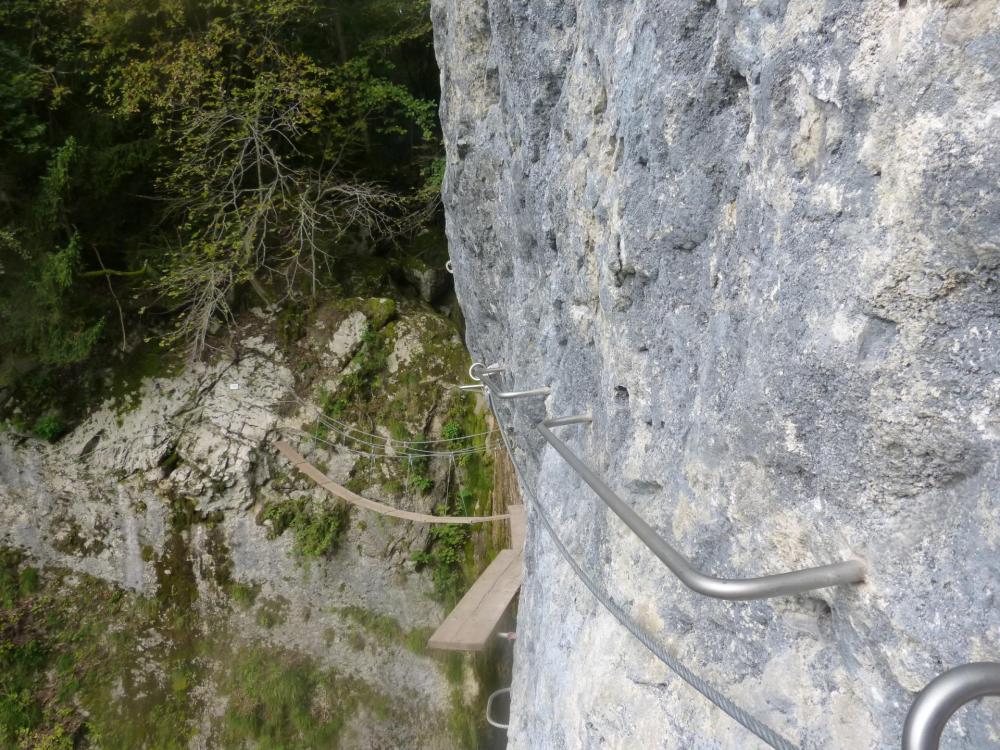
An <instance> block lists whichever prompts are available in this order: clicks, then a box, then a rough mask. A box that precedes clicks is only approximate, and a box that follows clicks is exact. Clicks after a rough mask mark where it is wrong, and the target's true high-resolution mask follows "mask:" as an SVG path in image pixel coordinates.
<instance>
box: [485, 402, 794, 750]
mask: <svg viewBox="0 0 1000 750" xmlns="http://www.w3.org/2000/svg"><path fill="white" fill-rule="evenodd" d="M486 400H487V402H488V403H489V406H490V409H491V410H492V411H493V413H494V414H495V415H496V418H497V426H498V429H499V432H500V437H501V439H502V440H503V443H504V445H505V446H506V448H507V453H508V454H509V455H510V462H511V464H512V465H513V467H514V473H515V474H516V476H517V478H518V482H519V484H520V485H521V487H522V489H523V490H524V493H525V495H527V497H528V498H529V499H530V500H531V502H532V504H533V505H534V507H535V511H536V512H537V513H538V517H539V518H540V519H541V521H542V527H543V528H544V529H545V531H546V533H547V534H548V536H549V538H550V539H551V540H552V542H553V544H554V545H555V547H556V549H557V550H558V551H559V554H560V555H561V556H562V558H563V559H564V560H565V561H566V562H567V563H568V564H569V566H570V567H571V568H572V569H573V572H574V573H576V576H577V578H579V579H580V580H581V581H582V582H583V584H584V585H585V586H586V587H587V588H588V589H589V590H590V593H591V594H593V595H594V598H595V599H597V601H598V602H600V603H601V605H602V606H603V607H604V608H605V609H606V610H607V611H608V612H609V613H610V614H611V616H612V617H614V618H615V619H616V620H617V621H618V622H619V624H620V625H622V627H624V628H625V629H626V630H627V631H628V632H629V633H631V634H632V636H633V637H635V639H636V640H637V641H639V643H641V644H642V645H643V646H645V647H646V648H647V649H648V650H649V651H650V652H651V653H652V654H653V655H654V656H655V657H656V658H657V659H659V660H660V661H661V662H663V664H665V665H666V666H667V667H668V668H669V669H670V670H671V671H672V672H673V673H674V674H676V675H677V676H678V677H680V678H681V679H682V680H684V681H685V682H686V683H687V684H689V685H690V686H691V687H693V688H694V689H695V690H697V691H698V692H699V693H701V694H702V695H703V696H705V697H706V698H707V699H708V700H709V701H711V702H712V703H713V704H715V705H716V706H718V707H719V708H720V709H721V710H722V711H723V712H725V713H726V714H727V715H728V716H729V717H731V718H732V719H733V720H735V721H736V722H738V723H739V724H741V725H742V726H743V727H745V728H746V729H748V730H749V731H750V732H752V733H753V734H755V735H757V737H759V738H760V739H761V740H763V741H764V742H765V743H767V744H768V745H770V746H771V747H773V748H775V750H799V748H797V747H796V746H795V745H793V744H792V743H791V742H789V741H788V740H786V739H785V738H784V737H783V736H782V735H781V734H779V733H778V732H777V731H776V730H774V729H772V728H771V727H769V726H768V725H767V724H764V723H763V722H762V721H760V720H759V719H757V718H755V717H754V716H753V715H751V714H750V713H749V712H748V711H746V710H745V709H743V708H741V707H740V706H738V705H736V704H735V703H734V702H733V701H732V700H730V699H729V698H728V697H726V696H725V695H724V694H723V693H722V692H720V691H719V690H718V689H717V688H715V687H713V686H712V685H711V684H709V683H708V682H706V681H705V680H704V679H703V678H701V677H700V676H698V675H696V674H695V673H694V672H692V671H691V670H690V669H688V668H687V667H686V666H684V664H682V663H681V662H680V661H678V659H677V658H676V657H674V656H673V655H672V654H670V653H669V652H668V651H667V650H666V649H665V648H664V647H663V645H662V644H661V643H659V642H657V641H656V640H655V639H654V638H653V636H652V634H650V633H649V631H647V630H646V629H645V628H643V627H642V626H641V625H639V623H637V622H635V620H633V619H632V617H631V616H630V615H629V613H628V612H626V611H625V610H624V609H623V608H622V607H620V606H619V605H618V604H617V603H615V601H614V600H613V599H612V598H611V596H610V595H609V594H608V593H607V592H605V591H604V590H603V589H602V588H601V587H600V586H598V585H597V583H596V582H595V581H594V579H593V578H591V577H590V575H589V574H588V573H587V572H586V571H585V570H584V569H583V568H582V567H580V564H579V563H577V561H576V560H575V559H574V557H573V555H572V554H571V553H570V551H569V549H567V547H566V545H565V544H563V541H562V539H560V538H559V535H558V534H557V533H556V530H555V527H554V526H553V525H552V521H551V520H550V519H549V516H548V514H547V513H546V512H545V509H544V508H543V507H542V504H541V503H540V502H539V501H538V498H537V496H536V495H535V494H534V493H533V492H532V491H531V489H530V487H529V485H528V484H527V483H526V482H525V481H524V475H523V474H522V473H521V468H520V467H519V466H518V463H517V459H516V458H515V456H514V451H513V446H512V444H511V441H510V439H509V438H508V436H507V431H506V430H505V429H504V423H503V420H502V419H501V418H500V413H499V412H498V411H497V409H496V404H495V403H494V402H493V398H492V396H491V395H490V393H489V390H488V389H487V393H486Z"/></svg>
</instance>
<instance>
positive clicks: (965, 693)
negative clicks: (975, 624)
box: [903, 661, 1000, 750]
mask: <svg viewBox="0 0 1000 750" xmlns="http://www.w3.org/2000/svg"><path fill="white" fill-rule="evenodd" d="M990 695H995V696H1000V664H997V663H994V662H988V661H980V662H974V663H972V664H963V665H962V666H960V667H955V668H954V669H949V670H948V671H947V672H942V673H941V674H939V675H938V676H937V677H935V678H934V679H933V680H931V681H930V682H929V683H927V687H925V688H924V689H923V690H921V691H920V692H919V693H918V694H917V697H916V699H915V700H914V701H913V705H912V706H910V712H909V713H908V714H907V715H906V723H905V724H903V750H938V746H939V744H940V742H941V733H942V732H944V727H945V724H947V723H948V719H950V718H951V717H952V715H953V714H954V713H955V712H956V711H957V710H958V709H960V708H961V707H962V706H964V705H965V704H966V703H968V702H970V701H974V700H976V699H977V698H985V697H986V696H990Z"/></svg>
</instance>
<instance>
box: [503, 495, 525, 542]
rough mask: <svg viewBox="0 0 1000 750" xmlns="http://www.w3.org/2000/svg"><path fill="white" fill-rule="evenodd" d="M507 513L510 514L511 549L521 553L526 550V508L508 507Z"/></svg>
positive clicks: (521, 506) (520, 506)
mask: <svg viewBox="0 0 1000 750" xmlns="http://www.w3.org/2000/svg"><path fill="white" fill-rule="evenodd" d="M507 512H508V513H510V548H511V549H512V550H514V551H515V552H520V551H521V550H523V549H524V538H525V536H526V535H527V520H526V519H525V516H524V506H523V505H508V506H507Z"/></svg>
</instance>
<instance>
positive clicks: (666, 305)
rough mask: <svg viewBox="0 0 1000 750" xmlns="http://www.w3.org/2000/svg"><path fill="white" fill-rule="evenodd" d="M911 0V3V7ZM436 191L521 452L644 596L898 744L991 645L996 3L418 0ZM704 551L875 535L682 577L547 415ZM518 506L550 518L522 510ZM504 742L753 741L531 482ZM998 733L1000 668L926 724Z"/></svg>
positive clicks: (730, 662)
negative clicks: (744, 582) (831, 581)
mask: <svg viewBox="0 0 1000 750" xmlns="http://www.w3.org/2000/svg"><path fill="white" fill-rule="evenodd" d="M900 6H902V7H900ZM432 13H433V20H434V25H435V44H436V48H437V55H438V59H439V63H440V66H441V81H442V94H443V97H442V104H441V115H442V122H443V127H444V134H445V143H446V147H447V172H446V184H445V190H444V200H445V207H446V213H447V219H448V239H449V244H450V251H451V254H452V257H453V259H454V266H455V280H456V285H457V289H458V294H459V298H460V301H461V303H462V307H463V309H464V311H465V315H466V318H467V322H468V334H467V338H468V344H469V346H470V348H471V350H472V352H473V355H474V357H476V358H478V359H481V360H482V361H484V362H498V363H502V364H504V365H506V366H507V367H509V368H510V374H509V375H508V376H507V380H506V383H507V384H508V385H515V386H518V387H534V386H538V385H542V384H545V385H551V386H552V388H553V395H552V396H551V397H550V398H548V399H547V401H546V402H545V403H544V404H542V403H540V402H538V403H531V404H529V403H526V402H520V403H517V404H516V408H515V410H514V411H507V412H506V415H505V418H506V419H507V420H508V421H510V422H511V423H512V425H513V426H514V428H515V431H516V440H517V443H518V446H519V447H518V459H519V460H520V462H521V463H522V464H523V465H524V467H525V469H526V477H527V483H528V484H529V485H531V486H532V487H533V488H534V490H535V491H536V492H537V494H538V496H539V500H540V502H541V503H543V504H544V505H545V507H546V508H547V509H548V511H549V513H550V514H551V515H552V517H553V518H554V520H555V522H556V525H557V527H558V529H559V531H560V534H561V535H562V538H563V539H564V540H566V541H567V543H568V544H569V546H570V547H571V548H572V549H573V550H574V551H575V554H576V556H577V559H578V560H580V562H581V563H582V564H583V565H584V566H585V567H586V568H587V569H588V570H590V571H591V572H592V573H593V575H594V576H595V577H596V578H597V580H598V581H599V582H600V583H601V584H602V585H603V586H605V587H607V588H608V589H610V590H611V591H612V592H614V595H615V598H616V600H617V601H619V602H620V603H622V604H623V605H624V606H626V607H627V608H628V609H629V610H630V611H631V612H632V614H633V616H634V617H635V619H636V620H638V621H639V622H641V623H642V624H643V625H645V626H646V627H648V628H649V629H651V630H652V631H653V632H654V633H656V634H657V635H658V637H659V638H660V640H661V641H662V642H663V643H665V644H667V645H668V646H669V648H670V649H671V650H672V651H673V652H674V653H676V654H677V655H678V656H679V657H680V658H681V659H682V660H683V661H684V662H686V663H687V664H688V665H690V666H691V667H692V668H694V669H695V671H697V672H699V673H701V674H703V675H704V676H705V677H706V678H708V679H709V680H710V681H712V682H713V683H714V684H715V685H716V686H718V687H720V688H722V689H723V690H724V691H725V692H726V693H727V694H729V695H730V696H731V697H732V698H733V699H734V700H736V701H737V702H739V703H740V704H741V705H743V706H744V707H746V708H748V709H750V710H751V711H753V712H754V713H755V714H756V715H757V716H759V717H760V718H762V719H764V720H765V721H767V722H769V723H771V724H772V725H773V726H774V727H775V728H777V729H779V730H780V731H781V732H783V733H784V734H785V735H786V736H788V737H789V738H790V739H792V740H794V741H795V742H796V743H797V744H801V745H802V746H803V747H806V748H850V749H851V750H854V749H859V750H863V749H865V748H873V749H874V748H891V747H896V746H898V742H899V735H900V728H901V725H902V722H903V718H904V716H905V713H906V710H907V709H908V707H909V705H910V702H911V700H912V698H913V695H914V693H915V691H917V690H919V689H920V688H921V687H922V686H923V685H924V684H926V682H927V681H928V680H929V679H930V678H932V677H933V676H934V675H936V674H937V673H939V672H940V671H942V670H944V669H946V668H949V667H951V666H955V665H957V664H960V663H964V662H967V661H972V660H996V661H1000V601H998V598H997V597H998V593H997V592H998V588H1000V460H998V459H1000V450H998V449H1000V443H998V439H1000V349H998V343H1000V338H998V336H1000V320H998V318H1000V293H998V291H1000V286H998V285H1000V4H998V3H997V2H995V0H971V1H970V0H964V1H963V0H951V1H948V2H927V1H925V0H909V2H908V3H907V2H906V0H902V1H901V2H896V1H895V0H893V1H892V2H889V1H888V0H884V1H881V2H874V1H869V2H828V3H814V2H809V1H808V0H797V1H792V2H781V1H779V0H762V1H761V2H745V3H740V2H724V1H723V2H717V3H713V2H699V1H693V0H659V1H654V0H650V1H648V2H641V1H639V0H622V1H619V2H606V1H602V0H577V1H576V2H555V1H554V0H551V1H548V2H545V1H542V0H530V1H529V0H435V2H434V4H433V11H432ZM579 411H589V412H591V413H592V414H593V417H594V424H593V426H592V427H591V428H579V427H575V428H565V430H564V434H565V435H566V437H567V439H568V440H569V442H570V445H571V446H572V447H573V448H574V449H575V450H576V451H577V452H578V453H579V454H581V455H582V456H583V457H584V458H585V459H586V460H588V461H589V462H591V463H592V464H593V465H595V467H596V468H598V469H599V470H600V472H601V473H602V474H603V475H604V476H606V477H607V478H608V480H609V482H610V483H611V484H612V485H613V486H614V487H615V488H616V489H617V490H619V491H620V492H621V493H622V494H623V496H624V497H625V498H626V499H627V500H629V502H631V503H632V504H633V505H634V506H635V508H636V509H637V510H638V511H639V512H640V513H641V514H642V515H643V516H644V517H645V518H646V519H647V520H648V521H650V522H651V523H652V524H653V525H654V526H655V527H656V528H657V529H658V530H659V531H660V532H661V533H662V534H663V535H664V536H666V537H667V538H668V539H671V540H673V541H674V542H675V543H676V545H677V546H678V547H679V548H680V549H681V550H682V551H683V552H684V553H685V554H686V555H688V556H689V557H690V558H691V559H692V560H693V561H694V562H695V563H696V564H697V565H698V566H699V567H701V568H703V569H705V570H707V571H710V572H713V573H715V574H718V575H725V576H750V575H759V574H765V573H769V572H778V571H781V570H790V569H796V568H799V567H804V566H810V565H815V564H820V563H825V562H831V561H834V560H836V559H840V558H842V557H844V556H850V555H857V556H861V557H863V558H864V559H865V560H866V561H867V563H868V564H869V566H870V576H869V580H868V582H867V583H865V584H864V585H860V586H854V587H847V588H836V589H826V590H822V591H817V592H814V593H812V594H810V595H804V596H798V597H791V598H787V597H786V598H781V599H775V600H770V601H764V602H756V603H739V602H734V603H727V602H720V601H715V600H708V599H704V598H701V597H699V596H698V595H696V594H694V593H692V592H690V591H688V590H687V589H685V588H684V587H683V586H682V585H681V584H680V583H679V582H678V581H677V580H676V579H674V578H673V576H672V575H670V574H669V572H667V571H666V570H665V569H664V568H663V567H662V566H661V565H659V564H658V563H657V561H656V560H655V558H653V557H652V555H651V554H650V553H649V552H648V551H647V550H645V549H644V548H643V547H642V546H641V544H640V543H639V542H638V541H637V540H636V538H635V537H634V536H632V535H631V533H630V532H628V531H627V530H626V529H625V527H624V526H623V525H622V524H621V523H620V522H619V521H618V519H617V518H616V517H614V516H612V515H611V514H610V513H609V512H608V511H607V510H606V509H605V508H604V507H603V505H601V504H600V502H599V501H598V500H597V499H596V498H595V497H594V496H593V495H592V493H590V492H589V490H588V489H587V488H586V487H585V486H583V485H582V483H581V482H580V480H579V479H578V478H577V477H576V476H575V475H574V474H573V473H572V472H571V471H570V470H569V469H568V468H567V467H566V466H565V465H564V464H563V463H562V462H561V460H560V459H559V458H558V456H556V455H555V454H554V452H553V451H552V450H551V449H546V448H545V446H544V445H543V443H542V441H541V439H540V438H539V436H538V435H537V433H536V432H535V431H534V429H533V426H532V425H533V422H534V421H537V419H538V418H540V417H541V416H542V415H543V414H544V413H548V414H550V415H551V414H568V413H574V412H579ZM531 521H534V522H531ZM529 523H530V528H529V541H528V548H529V551H528V574H527V580H526V583H525V586H524V588H523V590H522V596H521V608H520V613H519V631H520V635H519V639H518V641H517V644H518V645H517V651H516V660H515V681H514V691H513V712H514V716H513V720H512V726H511V730H510V739H511V746H512V747H514V748H546V749H549V748H552V749H556V748H578V747H585V748H592V747H593V748H597V747H615V748H751V747H758V746H759V743H758V741H757V740H756V739H755V738H754V737H752V736H751V735H749V734H748V733H746V732H745V731H744V730H742V729H741V728H740V727H739V726H738V725H736V724H734V723H733V722H732V721H731V720H729V719H728V718H727V717H726V716H724V715H723V714H721V712H719V711H718V710H716V709H714V708H713V707H712V706H711V705H710V704H709V703H707V701H705V700H704V699H703V698H702V697H701V696H699V695H698V694H696V693H695V692H694V691H693V690H691V689H690V688H688V687H687V686H686V685H684V684H683V683H682V682H681V681H680V680H679V679H678V678H676V677H675V676H674V675H673V674H671V673H668V672H667V671H666V670H665V669H664V668H662V667H661V666H660V665H659V663H658V662H657V661H655V659H653V657H651V656H650V655H649V654H648V653H647V652H646V651H645V650H644V649H643V648H642V647H641V646H639V645H638V644H637V643H635V642H634V641H633V640H632V639H631V638H630V636H629V635H628V634H627V633H626V632H625V631H624V630H622V629H621V628H620V627H619V626H618V625H617V624H616V623H615V622H614V621H613V620H612V619H611V617H610V616H609V615H607V614H606V613H605V612H604V611H603V610H601V609H600V608H599V607H598V606H597V605H596V604H595V602H594V600H593V599H592V598H591V596H590V595H589V593H588V592H587V591H586V589H584V588H583V586H582V585H581V584H580V583H579V582H578V581H577V580H576V579H575V577H574V576H573V574H572V572H571V571H570V569H569V568H568V567H567V566H566V565H565V564H564V563H563V562H562V561H561V560H560V558H558V556H557V555H556V553H555V552H554V548H553V546H552V545H551V543H550V542H549V541H548V540H547V539H546V538H545V537H544V535H543V533H542V532H541V530H540V528H539V526H538V524H537V518H536V517H533V516H529ZM998 741H1000V704H998V702H997V701H982V702H980V704H979V705H977V706H974V707H971V708H969V709H965V710H963V711H962V712H961V713H959V714H958V715H957V716H956V718H955V719H954V720H953V721H952V722H951V723H950V725H949V727H948V729H947V732H946V736H945V744H944V745H943V746H944V747H949V748H965V749H970V748H986V747H995V746H996V743H997V742H998Z"/></svg>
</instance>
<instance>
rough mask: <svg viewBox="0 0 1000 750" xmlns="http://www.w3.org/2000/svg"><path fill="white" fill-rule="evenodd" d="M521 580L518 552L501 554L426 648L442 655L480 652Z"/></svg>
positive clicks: (515, 592)
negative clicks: (453, 652) (455, 652)
mask: <svg viewBox="0 0 1000 750" xmlns="http://www.w3.org/2000/svg"><path fill="white" fill-rule="evenodd" d="M523 576H524V562H523V558H522V556H521V552H520V551H517V552H515V551H514V550H512V549H505V550H501V551H500V554H498V555H497V556H496V559H494V560H493V562H491V563H490V564H489V566H488V567H487V568H486V570H484V571H483V574H482V575H481V576H479V578H478V579H477V580H476V582H475V583H474V584H472V588H470V589H469V590H468V591H467V592H466V594H465V596H463V597H462V600H461V601H460V602H459V603H458V604H457V605H456V606H455V609H453V610H452V611H451V614H450V615H448V617H447V618H446V619H445V621H444V622H443V623H441V627H439V628H438V629H437V630H436V631H435V633H434V635H432V636H431V639H430V641H428V643H427V645H428V647H430V648H434V649H440V650H444V651H482V650H483V649H484V648H486V644H487V643H488V642H489V640H490V638H491V637H492V636H493V631H494V630H496V627H497V623H499V622H500V618H501V617H503V614H504V612H506V611H507V607H508V606H510V603H511V601H512V600H513V599H514V596H515V595H516V594H517V591H518V589H519V588H521V579H522V577H523Z"/></svg>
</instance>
